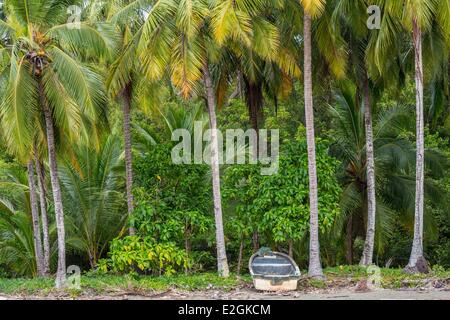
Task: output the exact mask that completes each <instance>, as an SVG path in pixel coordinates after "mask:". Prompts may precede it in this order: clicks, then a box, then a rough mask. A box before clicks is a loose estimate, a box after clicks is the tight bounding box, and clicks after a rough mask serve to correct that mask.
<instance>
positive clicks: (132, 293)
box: [0, 267, 450, 300]
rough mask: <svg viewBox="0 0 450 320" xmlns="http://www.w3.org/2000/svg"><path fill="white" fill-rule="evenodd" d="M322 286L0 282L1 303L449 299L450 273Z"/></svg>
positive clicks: (340, 279)
mask: <svg viewBox="0 0 450 320" xmlns="http://www.w3.org/2000/svg"><path fill="white" fill-rule="evenodd" d="M325 274H326V280H325V281H317V280H311V279H308V278H306V277H303V278H302V279H301V280H300V281H299V286H298V290H297V291H295V292H290V293H264V292H257V291H256V290H254V289H253V286H252V281H251V278H250V277H249V276H248V275H244V276H240V277H238V276H235V275H233V276H231V277H230V278H228V279H221V278H219V277H217V276H216V275H215V274H212V273H202V274H193V275H184V274H183V275H181V274H180V275H174V276H170V277H168V276H164V277H146V276H136V277H132V276H116V275H95V274H87V275H83V276H82V277H81V283H80V285H81V289H65V290H56V289H54V287H53V285H54V282H53V280H52V279H0V300H2V299H3V300H4V299H82V300H84V299H170V300H173V299H192V300H205V299H219V300H222V299H223V300H228V299H239V300H246V299H250V300H256V299H258V300H263V299H448V300H450V271H444V270H434V271H432V272H431V273H430V274H428V275H407V274H405V273H403V271H402V270H400V269H381V278H380V279H381V282H380V287H379V288H378V289H372V290H371V289H370V288H368V287H367V278H368V274H367V273H366V271H365V270H364V269H362V268H359V267H340V268H332V269H327V270H325Z"/></svg>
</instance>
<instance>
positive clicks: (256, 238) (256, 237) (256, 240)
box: [252, 231, 260, 253]
mask: <svg viewBox="0 0 450 320" xmlns="http://www.w3.org/2000/svg"><path fill="white" fill-rule="evenodd" d="M252 243H253V253H256V252H258V250H259V248H260V245H259V232H258V231H254V232H253V235H252Z"/></svg>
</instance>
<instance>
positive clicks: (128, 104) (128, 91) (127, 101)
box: [123, 83, 136, 235]
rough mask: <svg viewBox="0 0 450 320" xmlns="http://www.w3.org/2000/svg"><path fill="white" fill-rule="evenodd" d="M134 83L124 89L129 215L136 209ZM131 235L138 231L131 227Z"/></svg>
mask: <svg viewBox="0 0 450 320" xmlns="http://www.w3.org/2000/svg"><path fill="white" fill-rule="evenodd" d="M132 91H133V87H132V84H131V83H129V84H128V85H127V86H126V87H125V89H124V91H123V99H124V103H123V137H124V145H125V173H126V189H127V205H128V216H131V214H132V213H133V210H134V199H133V163H132V160H133V158H132V157H133V155H132V151H131V101H132ZM128 232H129V234H130V235H134V234H135V233H136V231H135V230H134V228H132V227H130V229H129V230H128Z"/></svg>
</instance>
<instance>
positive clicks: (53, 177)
mask: <svg viewBox="0 0 450 320" xmlns="http://www.w3.org/2000/svg"><path fill="white" fill-rule="evenodd" d="M40 99H41V105H42V108H43V110H44V116H45V127H46V131H47V147H48V159H49V161H48V163H49V171H50V181H51V185H52V193H53V201H54V206H55V220H56V231H57V234H58V267H57V271H56V288H62V287H63V286H64V283H65V281H66V243H65V228H64V211H63V205H62V198H61V187H60V184H59V180H58V167H57V163H56V147H55V132H54V128H53V118H52V114H51V112H50V109H49V108H48V105H47V102H46V101H45V97H44V93H43V88H42V84H40Z"/></svg>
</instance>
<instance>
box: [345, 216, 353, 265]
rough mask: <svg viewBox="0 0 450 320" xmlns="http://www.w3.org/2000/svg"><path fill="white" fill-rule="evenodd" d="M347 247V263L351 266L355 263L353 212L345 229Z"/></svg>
mask: <svg viewBox="0 0 450 320" xmlns="http://www.w3.org/2000/svg"><path fill="white" fill-rule="evenodd" d="M345 247H346V248H345V249H346V253H345V259H346V260H347V264H348V265H349V266H351V265H352V264H353V216H352V215H351V214H350V216H349V218H348V221H347V228H346V230H345Z"/></svg>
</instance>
